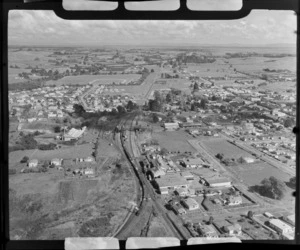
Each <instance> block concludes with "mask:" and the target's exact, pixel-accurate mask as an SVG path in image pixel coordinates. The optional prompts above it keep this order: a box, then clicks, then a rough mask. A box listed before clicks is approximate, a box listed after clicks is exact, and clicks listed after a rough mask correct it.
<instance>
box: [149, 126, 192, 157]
mask: <svg viewBox="0 0 300 250" xmlns="http://www.w3.org/2000/svg"><path fill="white" fill-rule="evenodd" d="M152 138H153V139H154V140H157V141H158V143H159V145H160V147H161V148H166V149H167V150H168V151H176V152H178V151H180V152H185V151H190V152H192V153H195V152H196V150H195V149H194V148H193V147H192V146H191V145H190V144H189V143H188V141H187V140H188V139H191V138H190V137H189V135H188V134H187V133H186V132H184V131H163V132H159V133H153V134H152Z"/></svg>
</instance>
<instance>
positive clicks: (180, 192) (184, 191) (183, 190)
mask: <svg viewBox="0 0 300 250" xmlns="http://www.w3.org/2000/svg"><path fill="white" fill-rule="evenodd" d="M175 192H176V193H177V194H178V195H179V196H187V195H188V190H187V188H178V189H176V190H175Z"/></svg>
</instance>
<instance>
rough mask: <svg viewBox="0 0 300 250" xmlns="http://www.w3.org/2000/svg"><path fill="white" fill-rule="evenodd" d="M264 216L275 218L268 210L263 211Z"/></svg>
mask: <svg viewBox="0 0 300 250" xmlns="http://www.w3.org/2000/svg"><path fill="white" fill-rule="evenodd" d="M264 216H266V217H267V218H269V219H273V218H275V216H274V215H273V214H271V213H269V212H264Z"/></svg>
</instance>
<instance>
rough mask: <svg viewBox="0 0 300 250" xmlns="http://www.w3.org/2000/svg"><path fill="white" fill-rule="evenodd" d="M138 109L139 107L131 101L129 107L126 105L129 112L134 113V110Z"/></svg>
mask: <svg viewBox="0 0 300 250" xmlns="http://www.w3.org/2000/svg"><path fill="white" fill-rule="evenodd" d="M137 108H138V106H137V104H136V103H134V102H133V101H131V100H129V101H128V103H127V105H126V109H127V110H128V111H132V110H135V109H137Z"/></svg>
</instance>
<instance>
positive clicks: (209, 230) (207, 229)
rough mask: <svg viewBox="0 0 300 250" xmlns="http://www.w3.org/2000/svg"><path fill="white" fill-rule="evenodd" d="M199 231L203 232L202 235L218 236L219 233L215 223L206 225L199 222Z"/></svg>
mask: <svg viewBox="0 0 300 250" xmlns="http://www.w3.org/2000/svg"><path fill="white" fill-rule="evenodd" d="M197 231H198V232H199V233H200V234H201V236H202V237H207V238H218V234H217V232H216V230H215V228H214V227H213V225H205V224H200V223H199V226H198V227H197Z"/></svg>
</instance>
